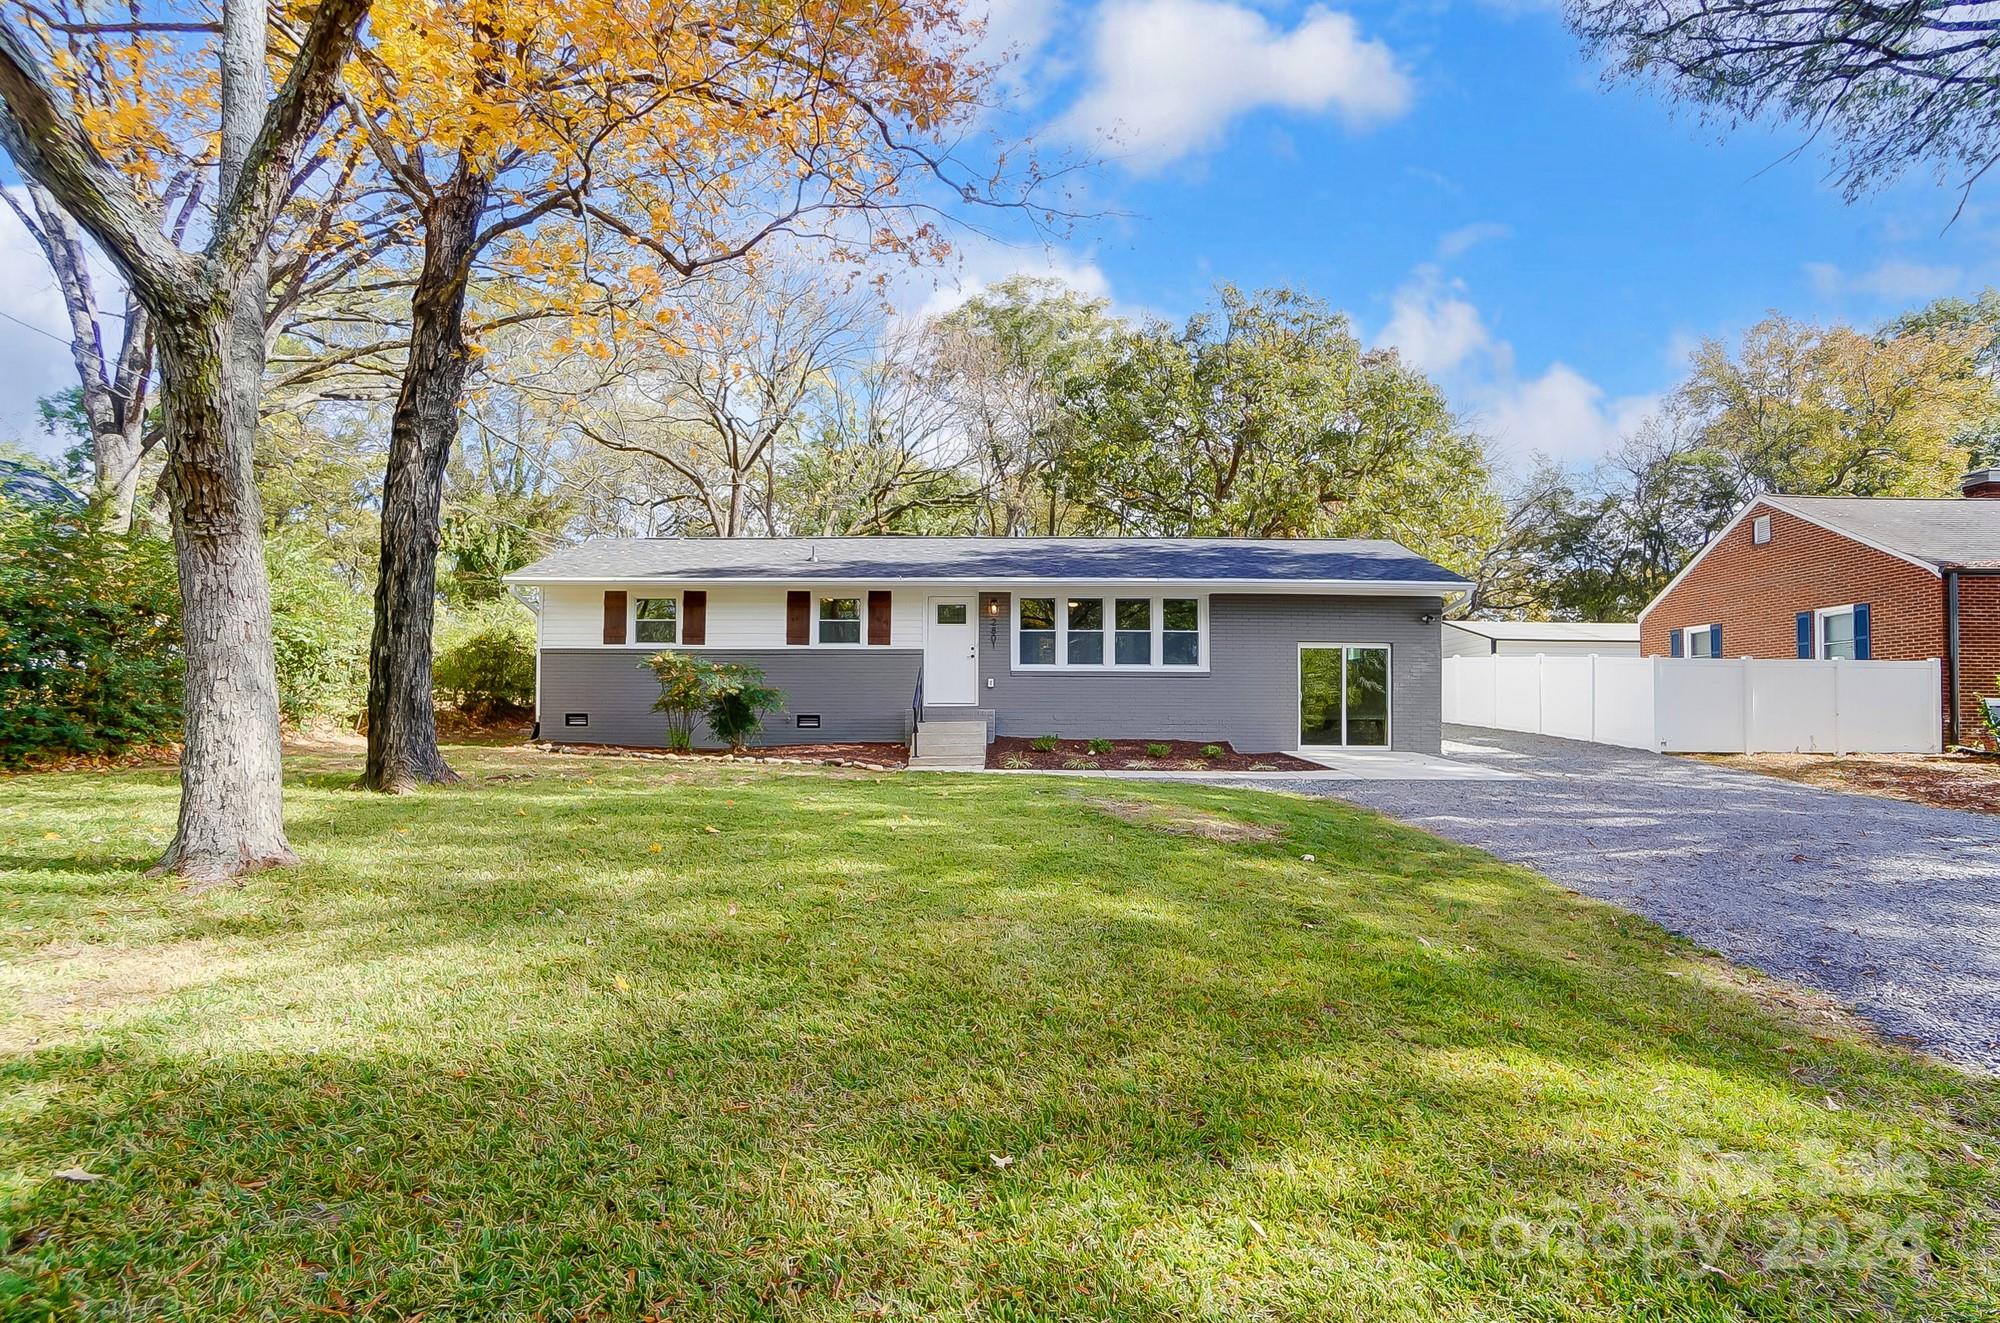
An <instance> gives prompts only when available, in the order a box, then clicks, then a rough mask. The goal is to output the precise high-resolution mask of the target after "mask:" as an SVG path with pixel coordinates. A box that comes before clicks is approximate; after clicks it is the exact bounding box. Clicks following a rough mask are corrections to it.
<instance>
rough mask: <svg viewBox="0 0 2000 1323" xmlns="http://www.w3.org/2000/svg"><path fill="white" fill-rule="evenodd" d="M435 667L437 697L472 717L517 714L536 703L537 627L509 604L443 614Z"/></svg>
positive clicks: (524, 611) (516, 606) (520, 608)
mask: <svg viewBox="0 0 2000 1323" xmlns="http://www.w3.org/2000/svg"><path fill="white" fill-rule="evenodd" d="M440 625H441V627H440V629H439V631H438V644H439V646H438V655H437V665H436V667H435V668H434V670H433V672H432V679H433V682H434V683H435V684H436V686H437V691H438V694H439V696H440V697H442V698H446V699H448V700H449V701H450V702H451V704H452V706H453V707H456V708H457V709H458V710H459V711H461V712H465V713H467V714H469V715H472V716H479V717H490V716H495V715H501V714H505V713H509V712H521V711H525V710H527V709H529V708H532V707H533V706H534V703H535V622H534V618H533V617H532V616H530V615H529V614H528V612H527V609H526V608H525V607H523V606H521V605H520V604H519V603H517V602H514V601H512V600H505V599H503V600H501V601H497V602H486V603H482V604H481V605H479V606H476V607H471V608H469V609H463V610H456V611H450V612H446V613H443V614H442V615H441V616H440Z"/></svg>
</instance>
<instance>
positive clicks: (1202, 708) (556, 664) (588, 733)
mask: <svg viewBox="0 0 2000 1323" xmlns="http://www.w3.org/2000/svg"><path fill="white" fill-rule="evenodd" d="M979 601H980V604H979V677H980V678H979V695H978V706H979V707H980V708H983V709H987V710H990V711H992V712H993V714H994V730H995V733H997V734H1001V735H1023V736H1033V735H1041V734H1047V733H1055V734H1060V735H1062V736H1065V737H1067V738H1072V739H1090V738H1104V739H1146V738H1159V739H1184V740H1226V741H1228V742H1229V743H1231V744H1233V745H1234V746H1235V747H1236V748H1237V749H1239V750H1241V751H1244V752H1249V753H1266V752H1271V751H1273V750H1279V749H1291V748H1295V747H1297V745H1298V742H1299V732H1298V716H1299V713H1298V647H1299V644H1301V643H1376V644H1382V643H1386V644H1388V645H1389V657H1390V702H1391V718H1390V741H1391V744H1392V746H1393V747H1394V748H1396V749H1398V750H1404V751H1409V752H1415V753H1436V752H1437V751H1438V740H1439V717H1440V699H1439V686H1440V683H1441V681H1442V674H1443V673H1442V668H1441V666H1440V651H1441V645H1440V641H1439V636H1438V626H1437V624H1436V622H1435V620H1433V621H1432V623H1430V624H1425V623H1424V621H1423V617H1424V616H1426V615H1430V616H1433V617H1435V616H1436V615H1437V614H1438V612H1439V610H1440V607H1441V603H1440V601H1439V599H1437V598H1435V597H1308V596H1299V595H1290V594H1276V593H1272V594H1257V593H1216V594H1213V595H1211V596H1210V598H1209V635H1208V650H1209V658H1208V662H1209V664H1208V669H1206V670H1204V671H1198V672H1194V673H1186V674H1180V673H1174V672H1167V671H1147V672H1131V671H1101V672H1090V671H1017V670H1015V669H1014V668H1013V665H1012V660H1013V658H1012V653H1011V649H1012V645H1013V638H1012V632H1011V628H1010V625H1009V621H1010V619H1011V616H1010V603H1009V600H1008V596H1007V594H1005V593H983V594H981V595H980V599H979ZM989 608H991V609H989ZM704 655H706V656H709V657H712V658H714V659H716V660H718V661H741V662H749V663H750V664H752V665H755V666H757V667H759V668H761V669H762V670H763V671H764V673H765V675H766V676H767V677H769V680H770V682H771V683H772V684H773V685H775V686H776V687H777V688H779V689H781V690H783V691H784V692H785V695H786V703H785V708H784V710H783V711H782V712H780V713H778V714H776V715H774V716H772V717H770V718H768V719H767V720H766V722H765V729H764V731H763V733H762V735H761V736H759V738H758V740H757V742H758V743H762V744H792V743H806V742H812V741H828V742H847V741H862V740H902V739H905V738H907V735H908V731H909V724H908V723H909V715H910V698H911V694H912V691H913V690H914V689H915V687H916V682H917V672H918V669H919V668H920V666H921V665H922V661H923V653H922V652H921V651H920V650H918V649H914V648H884V649H876V648H865V649H862V648H857V649H854V650H852V651H848V650H839V649H825V648H769V649H754V650H723V649H708V650H706V651H705V653H704ZM644 661H645V653H644V652H643V651H642V650H638V649H621V648H549V649H545V650H544V651H543V652H542V674H541V712H540V715H541V723H542V737H543V738H544V739H548V740H553V741H555V742H558V743H577V744H630V745H639V746H658V745H661V744H663V743H664V742H665V727H664V725H663V724H662V721H661V718H660V714H659V713H657V712H654V711H653V710H652V706H653V699H654V698H655V697H656V696H657V695H658V693H659V688H658V685H657V684H656V683H655V682H654V680H653V677H652V674H651V673H650V672H649V671H647V670H645V669H644V665H643V663H644ZM570 712H583V713H588V714H589V719H590V724H589V725H588V726H584V727H572V726H566V725H565V724H564V722H563V718H564V716H565V714H566V713H570ZM802 712H805V713H817V714H818V715H819V717H820V726H819V729H817V730H800V729H799V728H798V725H797V717H798V714H800V713H802ZM706 736H707V732H706V730H705V729H702V730H698V731H697V737H696V738H697V741H698V742H700V743H704V744H707V743H713V741H712V740H709V739H707V738H706Z"/></svg>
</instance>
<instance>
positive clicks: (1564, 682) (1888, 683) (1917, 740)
mask: <svg viewBox="0 0 2000 1323" xmlns="http://www.w3.org/2000/svg"><path fill="white" fill-rule="evenodd" d="M1940 683H1941V682H1940V678H1939V665H1938V662H1937V660H1936V659H1935V658H1933V659H1932V660H1930V661H1914V662H1909V661H1765V660H1760V659H1758V658H1753V657H1738V658H1715V659H1711V658H1692V659H1691V658H1673V657H1446V658H1445V659H1444V719H1445V720H1446V721H1447V722H1453V723H1457V724H1459V725H1465V726H1492V727H1495V728H1496V729H1499V730H1518V731H1525V732H1527V733H1529V734H1533V735H1556V736H1560V737H1562V738H1563V739H1570V740H1590V741H1592V742H1594V743H1597V744H1619V745H1623V746H1625V747H1626V748H1629V749H1651V750H1653V751H1655V752H1659V753H1936V752H1938V751H1939V750H1940V749H1942V748H1943V747H1944V719H1943V699H1942V697H1941V692H1942V691H1941V689H1940Z"/></svg>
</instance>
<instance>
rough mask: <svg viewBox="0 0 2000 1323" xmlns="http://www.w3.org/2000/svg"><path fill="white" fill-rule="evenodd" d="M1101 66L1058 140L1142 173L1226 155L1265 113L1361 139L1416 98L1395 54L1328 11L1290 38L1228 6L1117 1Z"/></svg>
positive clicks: (1199, 0) (1310, 15) (1313, 15)
mask: <svg viewBox="0 0 2000 1323" xmlns="http://www.w3.org/2000/svg"><path fill="white" fill-rule="evenodd" d="M1090 61H1091V70H1090V75H1089V84H1088V86H1087V87H1086V88H1085V89H1084V91H1083V93H1082V95H1081V96H1080V97H1079V98H1078V99H1077V101H1076V103H1075V104H1074V105H1072V106H1071V107H1070V109H1069V111H1068V112H1067V113H1066V114H1065V115H1063V116H1062V118H1061V119H1060V120H1059V121H1058V124H1057V129H1058V131H1059V132H1060V133H1062V134H1064V135H1065V136H1068V137H1071V138H1075V139H1080V140H1083V141H1090V142H1096V143H1099V144H1102V145H1103V146H1105V147H1106V148H1107V149H1110V150H1114V151H1117V152H1118V153H1120V154H1121V155H1122V156H1123V158H1124V159H1125V161H1126V163H1127V164H1128V165H1129V166H1130V167H1131V168H1133V169H1135V170H1142V171H1143V170H1153V169H1158V168H1159V167H1161V166H1163V165H1166V164H1167V163H1169V162H1171V161H1173V160H1175V159H1177V158H1179V157H1182V156H1185V155H1187V154H1189V153H1191V152H1197V151H1200V150H1202V149H1204V148H1208V147H1213V146H1215V145H1216V144H1217V143H1219V142H1220V141H1221V140H1222V138H1223V135H1224V134H1225V133H1226V132H1227V130H1228V128H1229V126H1230V124H1231V123H1232V122H1234V121H1235V120H1236V119H1237V118H1239V117H1240V116H1243V115H1246V114H1248V113H1250V112H1251V111H1254V110H1258V109H1261V108H1264V107H1275V108H1279V109H1284V110H1292V111H1297V112H1301V113H1323V112H1332V113H1334V114H1336V115H1338V116H1339V117H1340V118H1341V119H1342V120H1344V121H1346V122H1347V123H1348V124H1349V125H1350V126H1355V127H1359V126H1362V125H1365V124H1368V123H1371V122H1374V121H1377V120H1381V119H1387V118H1390V117H1392V116H1395V115H1398V114H1401V113H1402V112H1403V111H1404V110H1405V109H1407V108H1408V106H1409V104H1410V97H1411V87H1410V80H1409V78H1408V77H1407V76H1406V75H1405V74H1404V73H1403V71H1402V69H1401V68H1400V67H1398V65H1397V62H1396V57H1395V55H1394V54H1393V53H1392V52H1391V51H1390V49H1389V48H1388V46H1386V45H1384V44H1383V43H1382V42H1380V41H1377V40H1373V39H1371V38H1366V37H1363V36H1362V35H1361V29H1360V25H1359V24H1357V23H1356V22H1355V21H1354V19H1353V18H1352V17H1351V16H1350V15H1347V14H1342V13H1336V12H1334V11H1332V10H1329V9H1325V8H1323V7H1320V6H1317V5H1316V6H1314V7H1313V8H1311V9H1308V10H1307V11H1306V13H1305V16H1304V17H1303V18H1301V19H1300V20H1299V22H1298V25H1297V26H1295V27H1293V28H1292V29H1290V30H1289V31H1283V30H1279V29H1276V28H1274V27H1273V26H1272V25H1271V21H1270V20H1269V19H1267V18H1266V17H1265V16H1264V15H1263V14H1260V13H1258V12H1257V11H1256V10H1254V9H1250V8H1247V7H1245V6H1242V5H1238V4H1230V3H1226V2H1225V0H1108V3H1106V4H1105V5H1104V7H1103V8H1102V10H1101V11H1100V12H1099V15H1098V21H1097V30H1096V33H1095V35H1094V38H1093V41H1092V46H1091V54H1090Z"/></svg>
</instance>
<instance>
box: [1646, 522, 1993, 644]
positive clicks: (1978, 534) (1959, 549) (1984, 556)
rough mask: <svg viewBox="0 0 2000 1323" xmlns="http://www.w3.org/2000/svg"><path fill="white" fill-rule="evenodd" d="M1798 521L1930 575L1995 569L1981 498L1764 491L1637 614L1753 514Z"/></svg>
mask: <svg viewBox="0 0 2000 1323" xmlns="http://www.w3.org/2000/svg"><path fill="white" fill-rule="evenodd" d="M1764 507H1768V508H1770V509H1773V510H1783V511H1784V512H1785V513H1787V514H1791V515H1796V516H1797V517H1798V518H1800V519H1803V520H1806V521H1807V522H1808V523H1813V524H1817V525H1819V526H1820V527H1821V528H1824V529H1826V530H1827V531H1829V532H1832V533H1838V534H1839V535H1840V536H1842V537H1846V538H1852V539H1853V540H1854V541H1856V542H1859V543H1861V544H1862V545H1864V546H1869V547H1873V548H1874V549H1875V550H1877V551H1880V552H1884V553H1886V554H1888V555H1891V556H1895V557H1897V558H1899V559H1901V560H1906V561H1908V562H1909V563H1910V564H1912V565H1915V566H1917V567H1919V568H1921V569H1926V570H1929V571H1930V572H1931V573H1932V574H1942V572H1943V571H1944V570H1946V569H1951V568H1967V569H1970V568H1980V567H1993V566H2000V500H1996V499H1994V498H1992V497H1986V496H1781V495H1776V494H1772V493H1766V494H1765V495H1763V496H1757V497H1753V498H1751V499H1750V500H1748V501H1746V502H1744V505H1743V508H1742V509H1741V510H1738V511H1737V512H1736V515H1735V517H1734V518H1732V519H1731V520H1730V521H1729V522H1728V523H1726V524H1724V525H1723V526H1722V529H1721V531H1720V532H1718V533H1716V535H1715V536H1714V537H1712V538H1710V539H1709V540H1708V543H1707V545H1706V546H1704V547H1702V549H1701V550H1700V551H1697V552H1696V553H1695V554H1694V555H1693V557H1691V558H1690V559H1689V560H1688V563H1687V564H1685V565H1683V566H1681V568H1680V573H1678V574H1676V575H1674V577H1673V578H1671V579H1669V580H1667V586H1666V587H1664V588H1662V589H1660V591H1659V592H1657V593H1654V594H1653V600H1652V601H1650V602H1648V603H1646V606H1645V609H1644V610H1642V611H1640V612H1639V619H1641V620H1644V619H1645V618H1646V616H1647V613H1648V612H1650V611H1652V609H1653V608H1654V607H1656V606H1658V605H1659V604H1660V603H1661V602H1662V601H1664V600H1665V599H1666V596H1667V594H1668V593H1670V592H1672V591H1673V590H1674V589H1675V588H1678V587H1679V586H1680V582H1681V580H1682V579H1685V578H1687V577H1688V575H1690V574H1692V573H1693V572H1694V567H1695V566H1697V565H1699V564H1701V563H1702V561H1703V560H1704V559H1706V558H1707V556H1708V553H1709V552H1711V551H1713V550H1715V549H1716V548H1717V547H1719V546H1721V545H1722V542H1723V539H1724V538H1726V537H1728V536H1729V535H1730V534H1731V533H1733V532H1735V531H1736V527H1737V525H1739V524H1741V523H1742V522H1743V521H1744V520H1745V519H1747V518H1749V517H1750V515H1751V514H1752V513H1753V512H1754V511H1756V510H1757V509H1759V508H1764Z"/></svg>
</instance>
